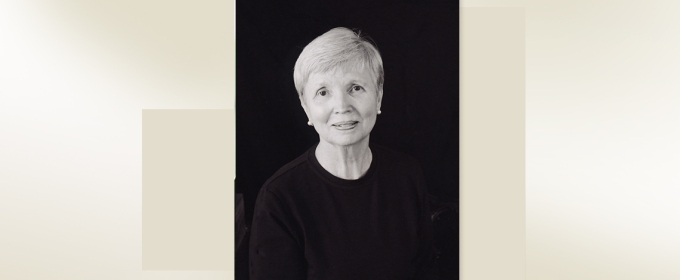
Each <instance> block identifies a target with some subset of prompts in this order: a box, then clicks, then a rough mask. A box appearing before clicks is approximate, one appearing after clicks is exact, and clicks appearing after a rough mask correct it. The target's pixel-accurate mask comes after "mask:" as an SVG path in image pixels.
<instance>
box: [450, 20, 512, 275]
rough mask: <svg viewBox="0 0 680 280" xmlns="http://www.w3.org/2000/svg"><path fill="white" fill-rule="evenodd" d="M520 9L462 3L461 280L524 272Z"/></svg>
mask: <svg viewBox="0 0 680 280" xmlns="http://www.w3.org/2000/svg"><path fill="white" fill-rule="evenodd" d="M524 28H525V26H524V10H523V9H522V8H462V9H461V38H460V42H461V45H460V47H461V50H460V67H461V68H460V73H461V75H460V84H461V87H460V89H461V92H460V110H461V111H460V178H461V181H460V183H461V189H460V200H461V222H460V228H461V231H460V234H461V240H460V243H461V251H460V257H461V261H460V264H461V265H460V273H461V279H465V280H477V279H480V280H482V279H504V280H515V279H517V280H519V279H524V278H525V271H524V265H525V228H524V225H525V217H524V214H525V211H524V183H525V176H524V174H525V173H524V171H525V170H524V163H525V156H524V140H525V137H524V58H525V56H524Z"/></svg>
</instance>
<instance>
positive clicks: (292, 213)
mask: <svg viewBox="0 0 680 280" xmlns="http://www.w3.org/2000/svg"><path fill="white" fill-rule="evenodd" d="M383 76H384V74H383V67H382V59H381V57H380V54H379V53H378V51H377V49H376V48H375V47H374V46H373V45H371V43H369V42H368V41H366V40H365V39H364V38H362V37H361V36H359V34H356V33H354V32H353V31H351V30H349V29H346V28H335V29H332V30H330V31H328V32H326V33H324V34H323V35H321V36H319V37H318V38H316V39H315V40H314V41H312V42H311V43H309V45H307V46H306V47H305V48H304V50H303V51H302V53H301V54H300V57H299V58H298V60H297V62H296V64H295V69H294V73H293V79H294V82H295V87H296V89H297V91H298V96H299V98H300V103H301V105H302V108H303V109H304V111H305V113H306V115H307V117H308V118H309V122H308V123H307V124H308V125H310V126H313V127H314V129H315V130H316V132H317V133H318V134H319V143H318V144H317V145H315V146H314V147H312V148H311V149H309V151H307V152H306V153H304V154H302V155H301V156H300V157H298V158H297V159H295V160H293V161H292V162H290V163H288V164H286V165H285V166H283V167H282V168H281V169H279V171H277V172H276V173H275V174H274V175H273V176H272V177H271V178H270V179H269V180H267V182H266V183H265V184H264V185H263V187H262V189H261V190H260V193H259V195H258V198H257V201H256V205H255V211H254V216H253V224H252V232H251V241H250V242H251V243H250V276H251V279H414V278H422V277H423V275H424V274H425V271H426V267H427V264H428V262H429V261H430V260H431V256H432V249H431V248H432V247H431V246H432V245H431V244H432V242H431V225H430V219H429V209H428V204H427V191H426V187H425V183H424V178H423V174H422V172H421V170H420V167H419V165H418V163H417V162H416V161H415V160H414V159H412V158H410V157H408V156H406V155H404V154H401V153H398V152H395V151H392V150H390V149H387V148H384V147H380V146H377V145H373V144H370V143H369V138H370V137H369V136H370V132H371V130H372V129H373V125H374V124H375V121H376V118H377V116H378V115H379V114H380V113H381V111H380V105H381V101H382V96H383V91H382V89H383Z"/></svg>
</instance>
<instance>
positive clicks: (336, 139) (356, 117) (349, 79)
mask: <svg viewBox="0 0 680 280" xmlns="http://www.w3.org/2000/svg"><path fill="white" fill-rule="evenodd" d="M381 100H382V91H378V89H376V85H375V78H373V75H371V72H370V71H369V70H367V69H364V70H362V71H350V70H342V69H338V70H335V71H329V72H327V73H312V74H311V75H310V76H309V78H308V80H307V83H306V84H305V86H304V91H303V94H302V95H301V96H300V102H301V103H302V108H303V109H304V110H305V113H306V114H307V117H308V118H309V120H310V121H311V122H312V123H313V124H314V129H316V132H317V133H319V137H320V138H321V141H325V142H328V143H329V144H332V145H335V146H351V145H354V144H357V143H360V142H361V141H362V140H366V141H367V139H368V138H367V137H368V135H369V134H370V133H371V130H372V129H373V125H375V119H376V116H377V112H378V110H379V109H380V102H381Z"/></svg>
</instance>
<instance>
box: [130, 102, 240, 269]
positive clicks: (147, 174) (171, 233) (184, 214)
mask: <svg viewBox="0 0 680 280" xmlns="http://www.w3.org/2000/svg"><path fill="white" fill-rule="evenodd" d="M234 124H235V119H234V110H143V113H142V188H143V191H142V201H143V202H142V269H144V270H218V269H233V258H234V256H233V252H234V225H233V220H234V219H233V216H234V209H233V200H234V189H233V182H234V174H235V172H234V170H235V169H234V162H235V161H234V158H235V153H234V146H235V144H234V133H233V131H234Z"/></svg>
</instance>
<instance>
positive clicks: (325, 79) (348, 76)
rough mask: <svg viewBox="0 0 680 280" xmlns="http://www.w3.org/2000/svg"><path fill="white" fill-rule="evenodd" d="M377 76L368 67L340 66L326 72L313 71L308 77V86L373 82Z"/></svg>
mask: <svg viewBox="0 0 680 280" xmlns="http://www.w3.org/2000/svg"><path fill="white" fill-rule="evenodd" d="M373 80H375V77H373V73H372V72H371V71H370V70H369V69H368V67H361V68H359V67H352V68H349V67H340V68H335V69H333V70H330V71H325V72H312V73H310V74H309V78H308V79H307V85H308V86H314V85H319V84H324V83H347V82H352V81H356V82H362V83H371V84H372V83H373Z"/></svg>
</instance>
